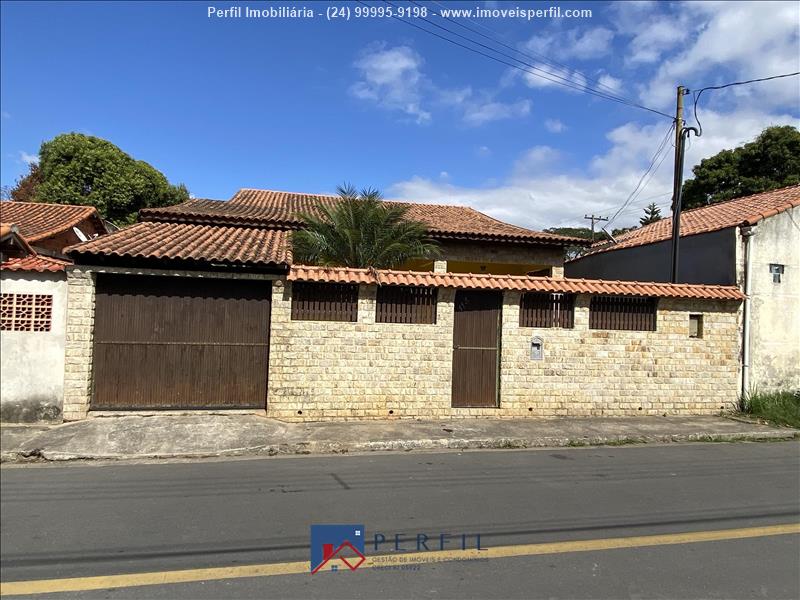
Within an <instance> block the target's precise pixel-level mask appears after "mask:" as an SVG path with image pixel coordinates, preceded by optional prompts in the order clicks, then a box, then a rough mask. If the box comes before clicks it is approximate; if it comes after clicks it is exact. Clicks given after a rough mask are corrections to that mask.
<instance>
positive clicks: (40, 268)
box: [0, 254, 72, 273]
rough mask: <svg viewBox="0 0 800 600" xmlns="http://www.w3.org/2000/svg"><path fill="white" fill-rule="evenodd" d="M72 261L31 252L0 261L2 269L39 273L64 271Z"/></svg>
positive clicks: (0, 269) (0, 268)
mask: <svg viewBox="0 0 800 600" xmlns="http://www.w3.org/2000/svg"><path fill="white" fill-rule="evenodd" d="M71 264H72V262H71V261H69V260H60V259H58V258H51V257H49V256H43V255H41V254H31V255H30V256H23V257H22V258H9V259H8V260H7V261H6V262H4V263H0V271H35V272H37V273H58V272H59V271H63V270H64V269H65V268H66V267H67V266H68V265H71Z"/></svg>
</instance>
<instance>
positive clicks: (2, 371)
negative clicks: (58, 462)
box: [0, 271, 67, 422]
mask: <svg viewBox="0 0 800 600" xmlns="http://www.w3.org/2000/svg"><path fill="white" fill-rule="evenodd" d="M0 291H2V293H5V294H8V293H17V294H52V295H53V314H52V324H51V328H50V331H46V332H45V331H3V332H0V420H2V421H5V422H14V421H41V420H57V419H60V418H61V406H62V402H63V396H64V340H65V333H66V310H67V281H66V275H65V274H64V273H32V272H31V273H27V272H26V273H21V272H12V271H4V272H3V273H2V274H0Z"/></svg>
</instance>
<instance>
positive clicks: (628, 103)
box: [356, 0, 674, 120]
mask: <svg viewBox="0 0 800 600" xmlns="http://www.w3.org/2000/svg"><path fill="white" fill-rule="evenodd" d="M383 1H384V2H385V3H386V4H389V6H392V7H394V5H393V4H391V3H390V2H388V1H387V0H383ZM356 2H358V3H359V4H362V5H364V6H367V7H369V6H370V5H369V4H367V3H366V2H364V1H363V0H356ZM395 8H396V7H395ZM390 16H391V18H393V19H395V20H397V21H400V22H401V23H405V24H406V25H410V26H411V27H414V28H416V29H419V30H420V31H424V32H425V33H427V34H429V35H432V36H434V37H437V38H439V39H441V40H444V41H446V42H449V43H451V44H453V45H455V46H458V47H460V48H463V49H464V50H468V51H469V52H472V53H474V54H479V55H481V56H484V57H486V58H488V59H490V60H493V61H495V62H497V63H500V64H503V65H506V66H508V67H512V68H514V69H517V70H519V71H523V72H526V73H530V74H531V75H534V76H536V77H540V78H541V79H545V80H547V81H550V82H552V83H555V84H558V85H561V86H564V87H568V88H572V89H574V90H577V91H580V92H584V93H587V94H591V95H593V96H597V97H599V98H604V99H606V100H611V101H613V102H618V103H620V104H623V105H625V106H629V107H631V108H639V109H642V110H646V111H648V112H651V113H655V114H658V115H661V116H663V117H666V118H668V119H671V120H674V117H673V116H672V115H668V114H666V113H663V112H661V111H658V110H655V109H653V108H648V107H646V106H643V105H640V104H636V103H633V102H631V101H628V100H624V99H622V98H618V97H616V96H610V95H608V94H605V93H603V92H599V91H597V90H595V89H593V88H590V87H588V86H583V87H581V86H578V85H572V84H571V83H568V82H567V81H568V80H566V81H559V80H558V79H552V78H551V77H547V76H545V75H542V74H540V73H537V72H536V71H534V70H531V69H526V68H523V67H521V66H519V65H518V64H513V63H510V62H507V61H505V60H502V59H499V58H497V57H495V56H492V55H490V54H486V53H485V52H482V51H480V50H477V49H475V48H471V47H469V46H466V45H464V44H462V43H460V42H457V41H455V40H452V39H450V38H448V37H445V36H443V35H441V34H438V33H436V32H435V31H431V30H429V29H425V28H424V27H421V26H420V25H417V24H416V23H414V22H412V21H407V20H405V19H403V18H400V17H398V16H397V15H394V14H392V15H390ZM423 20H425V21H426V22H428V23H430V24H431V25H434V26H435V27H438V28H440V29H444V30H445V31H447V32H449V33H451V34H452V35H456V36H458V37H462V38H464V39H466V40H468V41H469V42H471V43H473V44H476V45H479V46H483V47H485V48H488V49H489V50H491V51H492V52H495V53H498V54H501V53H500V52H499V51H498V50H495V49H493V48H490V47H488V46H485V45H484V44H481V43H480V42H476V41H474V40H472V39H470V38H467V37H465V36H462V35H460V34H458V33H455V32H452V31H451V30H449V29H447V28H445V27H442V26H441V25H438V24H437V23H433V22H431V21H429V20H426V19H423ZM511 59H512V60H515V61H517V62H519V63H522V64H527V63H525V62H524V61H521V60H519V59H517V58H513V57H511ZM533 68H534V69H538V68H537V67H535V66H534V67H533ZM538 70H541V71H543V72H544V73H548V74H550V73H549V72H548V71H544V70H543V69H538ZM555 76H556V77H559V76H558V75H555ZM561 79H564V78H563V77H561Z"/></svg>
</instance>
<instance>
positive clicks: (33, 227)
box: [0, 201, 101, 244]
mask: <svg viewBox="0 0 800 600" xmlns="http://www.w3.org/2000/svg"><path fill="white" fill-rule="evenodd" d="M89 218H94V219H97V220H98V221H100V220H101V219H100V215H99V214H98V212H97V209H96V208H94V207H93V206H74V205H71V204H46V203H44V202H11V201H4V202H0V221H2V222H4V223H14V224H15V225H16V226H17V227H18V228H19V232H20V233H21V234H22V235H23V236H25V239H27V240H28V242H30V243H32V244H33V243H35V242H37V241H39V240H42V239H45V238H48V237H50V236H53V235H56V234H59V233H62V232H63V231H66V230H68V229H71V228H72V227H74V226H76V225H78V224H80V223H81V222H82V221H84V220H86V219H89Z"/></svg>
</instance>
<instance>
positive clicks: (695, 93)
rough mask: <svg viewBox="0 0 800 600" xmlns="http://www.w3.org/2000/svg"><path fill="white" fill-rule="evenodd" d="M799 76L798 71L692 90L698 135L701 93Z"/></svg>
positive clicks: (701, 131) (701, 128)
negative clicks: (698, 107) (698, 112)
mask: <svg viewBox="0 0 800 600" xmlns="http://www.w3.org/2000/svg"><path fill="white" fill-rule="evenodd" d="M797 75H800V71H797V72H795V73H784V74H783V75H772V76H771V77H759V78H758V79H748V80H747V81H733V82H731V83H726V84H724V85H708V86H706V87H704V88H700V89H699V90H693V91H692V96H693V97H694V107H693V112H694V120H695V123H697V128H698V129H699V130H700V133H699V135H703V126H702V125H701V124H700V119H699V118H698V117H697V103H698V102H699V101H700V96H702V95H703V92H705V91H708V90H723V89H725V88H729V87H733V86H736V85H747V84H750V83H758V82H760V81H771V80H773V79H783V78H784V77H796V76H797Z"/></svg>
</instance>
